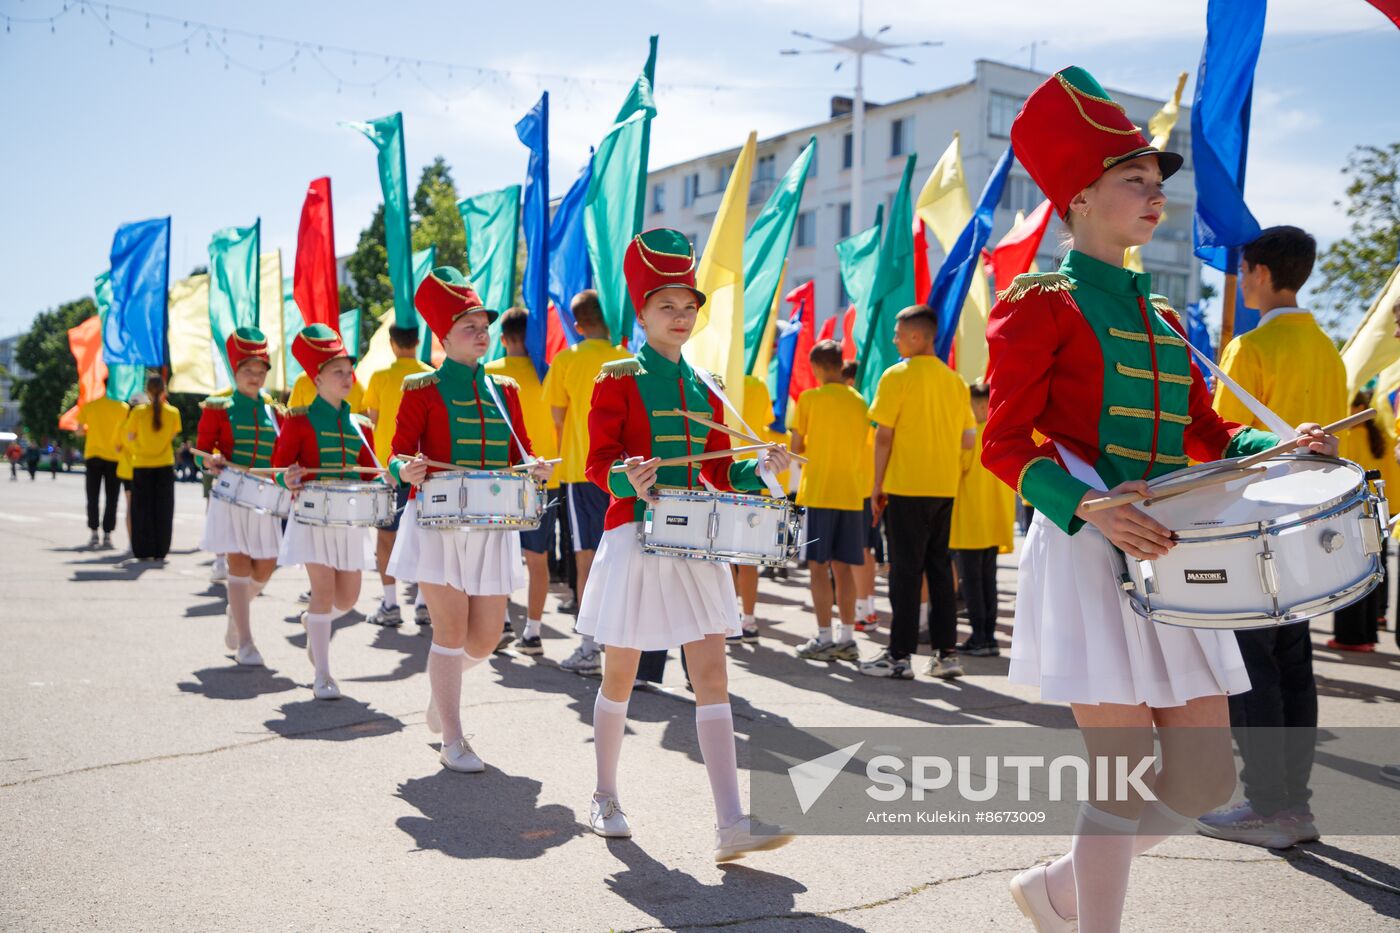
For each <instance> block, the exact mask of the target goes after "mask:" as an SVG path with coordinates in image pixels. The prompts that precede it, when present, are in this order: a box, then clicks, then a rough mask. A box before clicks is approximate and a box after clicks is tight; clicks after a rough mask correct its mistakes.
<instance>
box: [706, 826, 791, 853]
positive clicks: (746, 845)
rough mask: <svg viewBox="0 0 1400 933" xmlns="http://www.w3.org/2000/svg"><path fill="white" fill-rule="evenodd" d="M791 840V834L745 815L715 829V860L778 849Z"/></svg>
mask: <svg viewBox="0 0 1400 933" xmlns="http://www.w3.org/2000/svg"><path fill="white" fill-rule="evenodd" d="M789 842H792V834H791V833H785V832H783V831H781V830H780V829H778V828H777V827H776V826H767V825H765V824H762V823H755V822H753V820H751V819H749V818H748V817H747V816H746V817H743V818H742V819H740V820H739V821H738V822H737V823H734V824H732V825H730V826H725V827H723V828H717V829H716V830H715V861H716V862H732V861H734V860H735V859H739V858H743V857H744V856H745V855H748V854H749V853H750V852H766V851H767V850H769V849H780V848H782V847H783V846H785V845H787V844H788V843H789Z"/></svg>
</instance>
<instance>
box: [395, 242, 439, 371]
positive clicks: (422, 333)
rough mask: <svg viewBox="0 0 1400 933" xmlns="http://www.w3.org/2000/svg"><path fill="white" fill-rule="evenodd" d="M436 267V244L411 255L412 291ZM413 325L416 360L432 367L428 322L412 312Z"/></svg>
mask: <svg viewBox="0 0 1400 933" xmlns="http://www.w3.org/2000/svg"><path fill="white" fill-rule="evenodd" d="M435 265H437V244H433V245H432V246H429V247H428V248H427V249H420V250H419V251H418V252H416V253H414V254H413V290H414V291H415V292H416V291H418V283H420V282H422V281H423V279H425V278H427V276H428V273H429V272H432V271H433V266H435ZM398 320H399V318H398V315H397V314H396V315H395V316H394V321H395V325H396V326H402V325H400V324H398V323H397V322H398ZM413 320H414V322H415V323H414V325H410V326H417V328H418V359H419V360H421V361H422V362H424V363H427V364H428V365H429V366H431V365H433V332H432V331H431V330H429V329H428V322H427V321H425V320H423V315H421V314H419V313H418V312H417V310H415V311H414V312H413Z"/></svg>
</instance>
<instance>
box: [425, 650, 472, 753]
mask: <svg viewBox="0 0 1400 933" xmlns="http://www.w3.org/2000/svg"><path fill="white" fill-rule="evenodd" d="M466 656H467V652H466V649H464V648H444V647H443V646H442V645H439V644H434V645H433V646H432V647H431V648H429V649H428V687H429V689H430V690H431V691H432V699H431V701H430V702H431V703H432V704H433V709H434V710H435V711H436V712H437V718H438V722H439V723H441V724H442V747H443V748H447V747H448V746H451V745H454V744H456V742H457V740H458V739H460V738H461V737H462V666H463V663H464V659H465V658H466Z"/></svg>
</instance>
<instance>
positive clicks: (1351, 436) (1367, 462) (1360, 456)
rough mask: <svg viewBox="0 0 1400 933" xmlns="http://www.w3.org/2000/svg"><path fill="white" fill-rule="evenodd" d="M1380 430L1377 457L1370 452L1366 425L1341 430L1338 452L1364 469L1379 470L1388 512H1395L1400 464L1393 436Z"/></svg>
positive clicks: (1399, 493) (1399, 499)
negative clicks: (1383, 482)
mask: <svg viewBox="0 0 1400 933" xmlns="http://www.w3.org/2000/svg"><path fill="white" fill-rule="evenodd" d="M1380 431H1381V455H1380V456H1379V457H1377V456H1376V455H1375V454H1373V453H1371V440H1370V437H1369V436H1368V435H1367V433H1366V426H1365V425H1364V424H1363V425H1361V426H1360V427H1355V428H1351V429H1349V430H1346V431H1343V432H1342V436H1341V437H1340V438H1338V440H1339V441H1340V442H1341V443H1340V444H1339V445H1338V451H1337V452H1338V454H1340V455H1341V456H1342V457H1345V458H1346V459H1348V460H1351V461H1353V462H1355V463H1357V464H1360V465H1361V467H1362V468H1363V469H1366V470H1379V471H1380V474H1381V479H1383V480H1385V498H1386V501H1387V502H1388V503H1389V504H1390V514H1391V515H1392V516H1393V515H1395V514H1396V512H1395V507H1396V505H1397V504H1400V465H1397V464H1396V463H1395V438H1394V437H1393V436H1391V434H1390V433H1389V432H1387V431H1386V430H1385V429H1383V428H1382V429H1380Z"/></svg>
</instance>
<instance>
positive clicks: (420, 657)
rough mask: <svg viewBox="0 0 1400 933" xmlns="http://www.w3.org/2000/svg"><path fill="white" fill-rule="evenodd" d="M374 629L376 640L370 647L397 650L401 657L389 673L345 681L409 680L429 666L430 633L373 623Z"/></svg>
mask: <svg viewBox="0 0 1400 933" xmlns="http://www.w3.org/2000/svg"><path fill="white" fill-rule="evenodd" d="M370 628H372V629H374V641H373V642H371V643H370V647H371V648H374V649H376V650H378V651H397V652H398V653H399V654H400V655H401V657H400V658H399V662H398V664H397V665H395V666H394V669H393V670H392V671H389V672H388V673H387V674H372V675H370V676H368V677H354V678H351V679H348V680H346V681H345V683H357V684H381V683H389V682H391V681H395V680H407V679H408V678H410V677H412V676H413V675H414V674H419V673H422V672H423V671H425V670H427V667H428V648H429V647H431V645H432V643H433V640H432V637H431V635H430V634H429V633H427V632H422V631H421V629H420V630H414V629H410V630H409V631H408V632H405V631H404V630H403V628H402V627H400V626H394V627H388V626H382V625H372V626H370Z"/></svg>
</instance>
